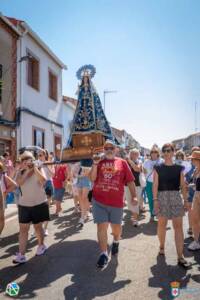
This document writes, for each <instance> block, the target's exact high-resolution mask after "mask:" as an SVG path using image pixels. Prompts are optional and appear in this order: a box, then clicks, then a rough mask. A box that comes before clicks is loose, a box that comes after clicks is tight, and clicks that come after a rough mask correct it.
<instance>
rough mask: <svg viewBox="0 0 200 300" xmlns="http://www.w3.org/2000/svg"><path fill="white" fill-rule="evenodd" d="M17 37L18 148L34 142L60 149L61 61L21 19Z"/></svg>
mask: <svg viewBox="0 0 200 300" xmlns="http://www.w3.org/2000/svg"><path fill="white" fill-rule="evenodd" d="M19 27H21V29H22V31H23V33H22V36H21V37H20V39H19V40H18V61H21V62H20V64H18V76H17V77H18V97H17V107H18V116H19V126H18V129H17V146H18V148H20V147H24V146H27V145H36V146H40V147H42V148H45V149H48V150H49V151H53V152H60V150H61V147H62V138H63V125H62V70H63V69H65V68H66V67H65V65H64V64H63V63H62V62H61V61H60V60H59V59H58V58H57V57H56V56H55V55H54V54H53V52H52V51H51V50H50V49H49V48H48V46H47V45H45V44H44V42H42V40H41V39H40V38H39V37H38V36H37V34H36V33H34V32H33V31H32V29H31V28H30V27H29V26H28V25H27V24H26V23H25V22H22V23H20V24H19Z"/></svg>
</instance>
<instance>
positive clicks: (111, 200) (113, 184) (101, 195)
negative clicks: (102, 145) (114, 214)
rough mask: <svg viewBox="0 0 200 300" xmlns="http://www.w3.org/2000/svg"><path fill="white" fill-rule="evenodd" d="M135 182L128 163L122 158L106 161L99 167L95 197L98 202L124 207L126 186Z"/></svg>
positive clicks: (94, 188) (95, 183)
mask: <svg viewBox="0 0 200 300" xmlns="http://www.w3.org/2000/svg"><path fill="white" fill-rule="evenodd" d="M133 180H134V177H133V174H132V172H131V170H130V168H129V166H128V164H127V162H126V161H125V160H123V159H121V158H118V157H116V158H114V159H112V160H110V159H104V160H102V161H100V163H99V164H98V167H97V179H96V181H95V182H94V186H93V196H94V199H95V200H96V201H97V202H100V203H102V204H104V205H109V206H113V207H123V196H124V186H125V185H126V184H127V183H128V182H131V181H133Z"/></svg>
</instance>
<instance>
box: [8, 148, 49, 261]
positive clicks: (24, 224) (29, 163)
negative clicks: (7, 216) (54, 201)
mask: <svg viewBox="0 0 200 300" xmlns="http://www.w3.org/2000/svg"><path fill="white" fill-rule="evenodd" d="M20 158H21V170H20V172H19V173H18V175H17V178H16V182H17V184H18V185H19V187H20V190H21V195H20V198H19V205H18V217H19V253H17V255H16V257H15V258H14V260H13V263H15V264H22V263H25V262H26V257H25V252H26V245H27V241H28V233H29V229H30V225H31V223H32V224H33V226H34V229H35V234H36V237H37V240H38V247H37V251H36V255H42V254H44V253H45V251H46V250H47V247H46V246H45V244H44V232H43V228H42V223H43V222H45V221H49V220H50V218H49V206H48V201H47V196H46V194H45V191H44V184H45V182H46V177H45V175H44V172H43V170H42V169H41V170H39V169H38V167H37V166H36V164H34V157H33V155H32V153H31V152H29V151H25V152H24V153H23V154H22V155H21V157H20Z"/></svg>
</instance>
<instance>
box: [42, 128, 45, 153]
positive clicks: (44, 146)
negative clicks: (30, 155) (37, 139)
mask: <svg viewBox="0 0 200 300" xmlns="http://www.w3.org/2000/svg"><path fill="white" fill-rule="evenodd" d="M42 148H43V149H44V148H45V146H44V131H43V132H42Z"/></svg>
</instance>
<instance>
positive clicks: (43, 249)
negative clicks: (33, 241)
mask: <svg viewBox="0 0 200 300" xmlns="http://www.w3.org/2000/svg"><path fill="white" fill-rule="evenodd" d="M46 250H47V247H46V246H45V245H40V246H38V247H37V251H36V255H38V256H39V255H43V254H44V253H45V252H46Z"/></svg>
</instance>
